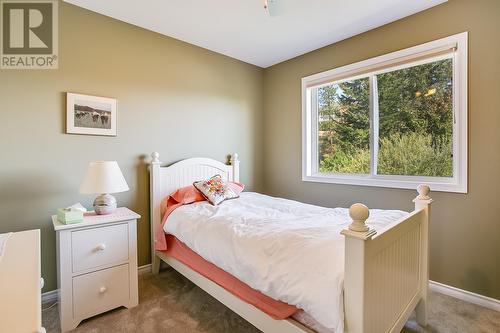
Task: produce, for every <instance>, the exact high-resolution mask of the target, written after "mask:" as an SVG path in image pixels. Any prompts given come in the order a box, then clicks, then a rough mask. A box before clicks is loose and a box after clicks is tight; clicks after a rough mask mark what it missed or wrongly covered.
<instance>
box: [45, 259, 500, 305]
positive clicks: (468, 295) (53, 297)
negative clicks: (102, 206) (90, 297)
mask: <svg viewBox="0 0 500 333" xmlns="http://www.w3.org/2000/svg"><path fill="white" fill-rule="evenodd" d="M137 272H138V274H139V275H143V274H148V273H151V264H148V265H144V266H140V267H139V268H138V269H137ZM429 289H431V290H432V291H435V292H438V293H440V294H444V295H448V296H451V297H454V298H458V299H460V300H462V301H465V302H469V303H473V304H476V305H480V306H484V307H485V308H488V309H491V310H495V311H498V312H500V300H498V299H494V298H491V297H487V296H483V295H479V294H476V293H473V292H470V291H467V290H463V289H458V288H455V287H452V286H448V285H446V284H443V283H439V282H436V281H429ZM58 297H59V289H55V290H51V291H48V292H45V293H43V294H42V304H46V303H49V302H50V303H51V302H54V301H57V299H58Z"/></svg>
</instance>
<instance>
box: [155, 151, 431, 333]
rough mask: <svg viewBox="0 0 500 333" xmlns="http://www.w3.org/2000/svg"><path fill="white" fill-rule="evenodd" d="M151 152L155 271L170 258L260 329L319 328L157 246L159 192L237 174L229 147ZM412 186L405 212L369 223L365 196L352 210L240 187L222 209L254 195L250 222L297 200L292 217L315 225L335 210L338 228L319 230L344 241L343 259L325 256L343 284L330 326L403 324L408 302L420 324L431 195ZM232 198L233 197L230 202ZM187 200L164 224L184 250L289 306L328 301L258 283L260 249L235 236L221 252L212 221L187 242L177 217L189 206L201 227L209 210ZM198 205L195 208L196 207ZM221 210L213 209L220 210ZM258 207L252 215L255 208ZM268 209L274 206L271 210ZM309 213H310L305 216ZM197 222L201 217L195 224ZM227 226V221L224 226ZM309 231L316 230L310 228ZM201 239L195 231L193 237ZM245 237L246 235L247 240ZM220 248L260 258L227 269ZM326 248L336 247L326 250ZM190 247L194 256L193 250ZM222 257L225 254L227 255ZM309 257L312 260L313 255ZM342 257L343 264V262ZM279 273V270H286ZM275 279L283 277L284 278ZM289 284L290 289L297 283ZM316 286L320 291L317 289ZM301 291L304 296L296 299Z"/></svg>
mask: <svg viewBox="0 0 500 333" xmlns="http://www.w3.org/2000/svg"><path fill="white" fill-rule="evenodd" d="M152 158H153V159H152V162H151V166H150V189H151V200H150V201H151V243H152V267H153V273H155V274H157V273H158V272H159V269H160V264H161V262H162V261H163V262H165V263H167V264H168V265H169V266H171V267H172V268H174V269H175V270H177V271H178V272H180V273H181V274H183V275H184V276H185V277H187V278H188V279H189V280H191V281H192V282H194V283H195V284H196V285H198V286H199V287H200V288H202V289H203V290H205V291H206V292H208V293H209V294H210V295H212V296H213V297H215V298H216V299H218V300H219V301H220V302H221V303H223V304H224V305H226V306H227V307H229V308H230V309H231V310H233V311H234V312H236V313H237V314H239V315H240V316H241V317H243V318H244V319H246V320H247V321H248V322H250V323H251V324H253V325H254V326H255V327H257V328H258V329H260V330H261V331H263V332H273V333H274V332H278V333H279V332H284V333H285V332H290V333H299V332H314V331H321V329H318V325H315V324H314V321H312V324H311V320H310V319H311V318H310V317H308V314H307V313H304V311H300V312H295V313H294V315H293V316H289V317H286V318H281V319H276V316H273V315H272V314H270V313H269V312H268V311H264V310H263V309H264V308H262V307H259V306H258V305H256V304H255V303H252V302H248V301H245V300H244V299H245V298H244V297H243V298H242V297H241V295H239V294H238V293H237V292H234V291H233V290H231V288H227V286H224V285H223V284H221V283H220V281H217V280H216V279H213V278H211V276H210V275H209V274H205V273H203V272H202V271H200V269H197V268H196V267H194V266H193V265H190V264H189V262H188V261H185V260H182V257H179V256H176V255H175V253H173V252H169V251H158V250H156V247H155V240H156V239H157V238H156V234H157V233H160V232H164V230H163V228H162V209H161V205H162V202H163V201H164V199H165V198H166V197H168V195H169V194H171V193H172V192H174V191H175V190H177V189H178V188H181V187H184V186H187V185H190V184H192V183H193V182H194V181H198V180H201V179H206V178H209V177H211V176H213V175H215V174H219V175H221V176H222V177H223V179H224V180H226V181H235V182H238V181H239V159H238V155H237V154H233V155H232V157H231V161H230V164H229V165H226V164H224V163H222V162H219V161H216V160H212V159H207V158H190V159H186V160H183V161H180V162H177V163H175V164H173V165H171V166H168V167H162V166H161V162H160V161H159V154H158V153H153V154H152ZM417 191H418V196H417V197H416V198H415V199H414V202H415V210H414V211H412V212H409V213H408V212H404V213H403V212H397V211H393V212H392V213H391V214H392V217H391V219H389V220H388V221H386V223H383V224H380V225H377V224H374V223H373V220H371V222H370V220H368V225H369V226H370V227H368V226H367V223H366V221H367V219H369V211H368V208H367V207H366V206H364V205H362V204H354V205H352V206H351V207H350V209H349V210H346V209H340V208H338V209H330V208H322V207H317V206H311V205H305V204H300V203H293V202H291V201H289V200H284V199H278V198H271V197H267V196H263V195H258V194H252V193H245V192H244V193H242V196H241V198H240V199H235V200H234V201H233V200H230V201H228V202H227V203H223V204H222V205H221V207H224V209H223V210H221V211H220V212H223V211H226V213H225V214H233V216H234V217H237V216H239V215H244V214H242V212H243V213H244V209H245V205H248V204H251V203H253V202H256V201H257V202H258V203H259V205H254V206H251V207H253V208H247V209H248V210H251V211H252V214H253V215H252V214H250V215H249V216H247V217H245V219H244V220H245V221H246V223H248V221H253V222H252V223H250V224H249V225H250V226H251V225H252V224H253V223H258V217H259V216H258V214H265V210H262V212H260V211H259V209H257V208H255V207H258V206H265V205H266V202H267V205H268V206H269V210H270V211H271V210H272V208H273V207H279V206H280V203H283V205H284V207H285V208H283V211H290V210H293V209H292V208H289V207H288V206H287V205H292V206H290V207H298V208H296V209H297V212H299V211H300V212H304V214H303V216H302V215H300V214H298V213H297V212H296V213H294V215H293V216H296V217H297V219H296V222H295V224H294V225H296V226H297V227H298V228H302V229H303V228H304V226H305V225H311V226H314V225H315V224H317V227H322V226H324V225H325V223H327V222H328V221H327V220H328V216H330V215H329V214H333V215H332V218H333V217H334V215H335V214H337V215H338V219H340V221H342V222H343V223H342V224H339V225H337V226H336V228H340V229H338V230H337V229H332V230H333V231H332V232H335V234H331V235H327V237H323V238H324V239H323V242H322V245H321V246H324V247H325V246H328V241H329V240H330V239H331V243H332V244H335V249H341V251H335V252H338V253H341V254H342V258H341V259H339V258H333V257H332V258H331V260H330V262H328V261H327V262H326V263H322V265H323V266H324V267H326V268H325V269H326V270H327V271H328V269H330V270H331V271H337V274H341V279H340V284H339V283H337V282H336V283H332V286H331V289H332V290H333V289H335V288H337V287H338V285H340V286H341V291H340V293H339V295H340V296H341V297H338V298H339V301H338V302H337V301H336V302H337V303H338V304H337V305H335V304H334V303H335V302H330V303H331V304H332V306H336V307H337V308H339V311H338V314H337V313H336V314H335V315H336V316H337V318H338V319H337V321H341V325H340V326H338V325H337V324H335V325H337V326H335V325H334V326H333V327H336V328H337V329H336V330H335V331H336V332H342V331H345V332H400V331H401V329H402V327H403V326H404V324H405V322H406V321H407V320H408V318H409V316H410V315H411V313H412V312H413V310H416V315H417V321H418V323H419V324H421V325H423V326H425V325H426V323H427V289H428V223H429V208H430V204H431V202H432V199H430V197H429V195H428V194H429V187H428V186H426V185H420V186H419V187H418V189H417ZM238 200H239V201H238ZM259 200H260V201H259ZM280 200H281V201H280ZM231 201H233V202H232V203H231ZM224 205H225V206H224ZM300 205H303V206H300ZM190 206H191V207H188V208H186V209H185V210H179V213H178V214H174V213H175V212H174V213H172V215H177V216H176V217H175V219H176V220H177V222H175V219H174V217H173V216H171V217H169V220H170V219H172V222H169V224H170V225H169V228H171V230H165V231H167V232H168V233H171V234H175V236H176V237H177V238H178V239H176V240H175V241H181V243H182V244H183V246H185V247H187V249H186V251H190V249H193V251H196V252H197V254H199V255H200V256H202V257H203V258H201V259H200V260H201V261H203V260H204V259H206V260H207V261H210V262H209V263H208V264H209V265H212V264H213V265H215V266H214V267H213V269H221V267H222V268H223V269H221V270H223V271H226V272H228V273H230V274H228V275H234V276H235V277H236V282H238V279H239V280H241V281H244V282H245V283H246V284H248V285H250V287H251V288H250V287H248V288H249V289H258V290H260V291H262V292H265V294H266V295H267V296H272V298H276V299H277V300H279V301H287V302H289V303H290V304H293V305H294V306H295V305H297V306H300V308H314V306H316V305H318V306H316V307H317V308H318V310H316V313H320V311H321V309H323V310H324V309H329V308H327V307H326V306H325V307H319V305H322V304H315V303H314V302H315V299H314V298H310V299H308V298H307V297H306V296H307V295H306V296H303V295H301V294H297V295H294V294H293V293H290V294H287V295H283V297H280V296H282V295H280V291H279V290H277V289H279V288H267V287H266V286H268V285H270V284H272V283H273V282H274V281H267V280H264V281H262V283H261V284H260V285H259V281H258V278H259V277H262V276H266V274H260V275H259V274H257V275H256V276H253V277H252V278H247V279H245V277H247V276H248V275H249V274H250V275H251V274H252V273H253V272H254V271H258V270H259V269H260V267H259V266H258V264H259V262H258V258H262V255H261V253H259V251H257V250H256V251H252V250H251V249H252V248H253V246H248V245H247V247H246V248H245V247H243V245H244V244H236V245H237V247H238V246H240V245H241V250H239V251H238V250H237V249H236V250H234V249H229V250H228V249H227V248H223V247H221V248H220V249H219V250H218V251H219V252H217V248H216V245H217V243H224V242H220V241H219V242H217V241H215V242H214V241H213V239H212V243H210V240H211V237H212V238H214V239H215V237H216V235H217V234H213V235H212V236H210V229H205V230H203V233H204V234H205V235H207V236H206V237H205V238H206V243H205V244H203V242H199V241H197V242H190V237H192V236H190V234H189V232H187V231H186V230H182V229H180V226H182V225H183V223H179V221H183V220H186V221H187V220H188V219H189V217H190V214H191V215H193V214H195V213H196V214H198V215H196V216H199V219H200V221H197V220H196V219H192V221H191V222H190V223H191V224H193V225H194V227H193V230H201V229H200V228H202V227H206V226H207V224H206V223H202V222H201V219H202V218H203V216H202V215H203V214H201V215H200V212H201V211H204V210H206V209H207V207H206V206H203V204H200V205H198V206H197V205H190ZM197 209H198V211H196V210H197ZM200 209H201V210H200ZM220 212H218V214H219V213H220ZM388 212H389V211H376V210H371V211H370V214H371V215H374V216H375V217H376V216H377V214H379V218H378V220H381V218H380V217H382V216H388V215H387V214H389V213H388ZM306 213H307V214H306ZM256 214H257V216H255V215H256ZM270 214H275V213H273V211H271V213H270ZM384 214H385V215H384ZM219 215H220V214H219ZM281 215H282V212H280V214H279V216H281ZM389 215H390V214H389ZM279 216H278V217H279ZM252 218H253V220H252ZM288 218H289V217H288ZM308 218H309V220H307V219H308ZM234 220H238V221H240V220H242V219H237V218H234ZM268 220H269V218H268ZM375 220H377V219H375ZM228 221H229V220H228ZM238 221H236V222H238ZM196 222H200V223H198V225H196ZM225 222H226V220H224V219H220V223H219V226H224V225H226V224H228V223H229V222H227V223H225ZM233 222H234V221H233ZM236 222H235V223H236ZM167 225H168V224H167ZM185 225H187V223H185ZM213 226H217V224H213ZM219 226H217V228H219ZM236 227H237V228H240V227H241V226H239V225H236ZM231 228H232V229H234V228H235V226H234V225H231ZM231 228H228V230H229V229H231ZM312 229H314V228H312ZM312 229H311V230H312ZM286 231H287V230H284V232H283V231H282V232H281V233H286ZM311 232H314V230H313V231H311ZM217 233H219V234H224V230H223V229H219V230H218V231H217ZM291 234H293V233H291ZM339 234H341V235H342V236H340V235H339ZM249 235H250V236H252V234H251V233H249ZM253 236H254V235H253ZM328 237H329V238H328ZM198 240H200V239H199V238H198ZM247 240H248V237H247V239H246V240H245V241H247ZM254 240H255V237H254ZM325 240H326V242H325ZM339 244H340V246H339ZM186 245H187V246H186ZM332 246H333V245H332ZM264 247H265V243H262V244H261V245H258V244H257V248H264ZM212 249H213V251H212ZM212 252H213V253H212ZM222 253H240V257H235V258H234V260H235V262H238V261H244V262H246V263H248V264H249V265H251V264H252V260H251V259H252V256H253V257H258V258H257V259H255V260H254V262H255V264H254V266H249V267H247V268H248V269H247V272H245V273H241V271H242V270H241V269H237V268H235V269H234V270H231V269H232V267H234V266H236V265H235V264H234V262H233V263H231V262H230V261H228V263H225V262H224V260H223V261H218V259H221V258H222V257H224V256H223V255H222ZM329 253H333V252H332V251H330V252H329ZM245 254H248V258H245V257H241V256H242V255H243V256H245ZM194 255H195V256H196V254H194ZM227 257H228V258H229V257H231V256H227ZM228 258H224V259H228ZM242 258H243V260H242ZM313 259H314V258H313ZM327 259H328V258H327ZM342 259H343V262H339V260H342ZM309 260H311V258H310V259H309ZM226 261H227V260H226ZM312 261H314V260H312ZM281 262H286V260H283V258H281V260H279V258H278V260H277V261H276V262H274V263H273V267H275V272H279V270H280V269H281V270H282V271H283V270H290V272H289V273H292V271H293V269H294V267H293V266H290V265H289V266H283V265H282V266H283V267H281V268H279V267H278V266H279V265H278V264H280V263H281ZM330 263H331V264H330ZM341 264H343V266H342V265H341ZM264 266H265V265H264ZM316 266H318V265H316ZM306 267H310V268H308V269H310V270H314V267H315V266H314V265H312V266H306ZM339 267H340V268H339ZM213 269H212V270H213ZM338 271H340V273H338ZM257 273H258V272H257ZM287 273H288V272H287ZM302 273H308V271H307V270H306V271H305V272H304V267H302V271H301V270H297V271H296V272H293V276H299V275H300V274H302ZM281 275H282V276H283V275H285V274H281ZM290 275H292V274H290ZM316 275H317V274H316ZM297 279H298V280H297ZM297 279H295V280H297V281H295V282H296V283H297V285H299V284H302V289H304V283H305V282H307V281H303V280H302V281H301V280H300V278H297ZM337 280H338V279H337ZM277 281H280V283H282V280H277ZM308 281H309V280H308ZM311 281H312V280H311ZM325 281H329V280H325V279H323V280H317V283H315V284H314V285H311V288H308V289H311V292H313V291H316V293H318V292H317V290H318V287H317V286H316V284H317V285H321V286H322V287H321V288H324V290H325V293H326V292H327V291H328V290H329V289H330V286H329V285H328V286H325ZM283 283H284V284H286V283H287V281H284V282H283ZM289 289H290V290H293V289H294V285H292V286H291V287H290V288H289ZM319 290H320V291H321V289H319ZM287 297H288V298H287ZM294 297H295V298H294ZM303 299H304V301H303V302H302V303H301V301H302V300H303ZM325 302H326V303H325V304H326V305H329V303H327V302H328V299H326V300H325ZM332 316H333V312H332ZM319 327H321V325H319Z"/></svg>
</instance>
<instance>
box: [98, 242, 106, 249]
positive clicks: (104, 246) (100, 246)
mask: <svg viewBox="0 0 500 333" xmlns="http://www.w3.org/2000/svg"><path fill="white" fill-rule="evenodd" d="M97 249H98V250H99V251H104V250H105V249H106V244H104V243H103V244H99V245H97Z"/></svg>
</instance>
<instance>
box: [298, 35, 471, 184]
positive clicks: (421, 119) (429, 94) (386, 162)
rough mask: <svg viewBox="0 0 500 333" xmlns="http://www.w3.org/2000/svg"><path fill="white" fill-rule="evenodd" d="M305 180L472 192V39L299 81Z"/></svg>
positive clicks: (452, 38)
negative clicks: (469, 70) (469, 177)
mask: <svg viewBox="0 0 500 333" xmlns="http://www.w3.org/2000/svg"><path fill="white" fill-rule="evenodd" d="M302 95H303V97H302V99H303V121H302V123H303V124H302V126H303V131H302V137H303V147H302V151H303V153H302V155H303V157H302V158H303V161H302V162H303V175H302V179H303V180H304V181H315V182H326V183H339V184H353V185H368V186H384V187H396V188H412V189H414V188H416V186H417V185H418V184H419V183H427V184H429V185H430V186H431V188H432V189H433V190H437V191H448V192H460V193H466V192H467V33H462V34H458V35H454V36H450V37H447V38H443V39H440V40H437V41H433V42H430V43H426V44H423V45H419V46H416V47H412V48H409V49H405V50H402V51H398V52H394V53H390V54H387V55H384V56H380V57H376V58H372V59H369V60H365V61H361V62H359V63H355V64H351V65H347V66H344V67H341V68H336V69H333V70H330V71H327V72H323V73H319V74H315V75H311V76H308V77H305V78H303V79H302Z"/></svg>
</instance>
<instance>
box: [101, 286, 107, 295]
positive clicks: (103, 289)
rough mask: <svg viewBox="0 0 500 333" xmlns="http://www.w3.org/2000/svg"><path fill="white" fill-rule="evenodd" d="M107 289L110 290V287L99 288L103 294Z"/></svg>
mask: <svg viewBox="0 0 500 333" xmlns="http://www.w3.org/2000/svg"><path fill="white" fill-rule="evenodd" d="M106 290H108V288H106V287H101V288H99V292H100V293H101V294H104V293H105V292H106Z"/></svg>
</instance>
